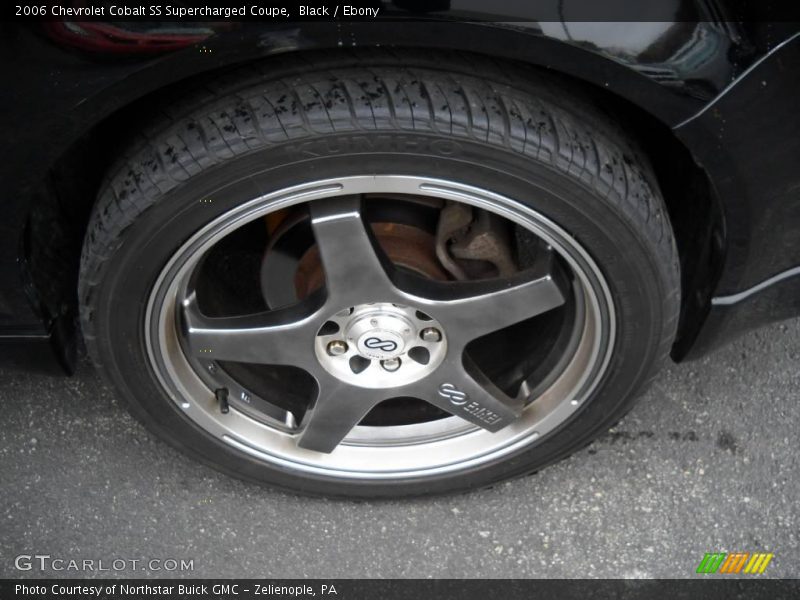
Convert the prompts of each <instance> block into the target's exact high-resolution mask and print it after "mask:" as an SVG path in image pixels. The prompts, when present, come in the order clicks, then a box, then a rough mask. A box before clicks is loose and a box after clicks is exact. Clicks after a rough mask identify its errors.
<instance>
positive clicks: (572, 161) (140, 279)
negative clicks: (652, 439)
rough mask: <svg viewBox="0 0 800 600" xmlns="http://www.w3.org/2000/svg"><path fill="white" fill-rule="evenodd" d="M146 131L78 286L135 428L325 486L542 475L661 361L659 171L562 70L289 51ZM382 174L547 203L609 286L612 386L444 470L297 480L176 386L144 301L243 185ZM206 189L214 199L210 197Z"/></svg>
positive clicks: (175, 108)
mask: <svg viewBox="0 0 800 600" xmlns="http://www.w3.org/2000/svg"><path fill="white" fill-rule="evenodd" d="M144 131H145V134H144V135H141V136H139V137H138V139H136V140H135V141H134V143H132V144H131V145H130V147H129V148H128V149H127V151H126V152H125V153H124V156H122V157H121V158H120V160H119V161H118V163H117V164H116V166H115V167H114V168H112V169H111V170H110V172H109V174H108V177H107V179H106V181H105V183H104V185H103V186H102V189H101V190H100V192H99V195H98V199H97V203H96V205H95V207H94V210H93V213H92V216H91V222H90V224H89V227H88V234H87V236H86V240H85V244H84V248H83V254H82V260H81V276H80V286H79V295H80V303H81V322H82V328H83V333H84V336H85V339H86V343H87V346H88V349H89V352H90V354H91V356H92V357H93V360H94V361H95V363H96V364H97V366H98V367H99V368H100V370H101V371H102V372H103V374H104V375H105V376H106V378H107V379H108V381H110V383H111V384H112V385H113V386H114V387H115V388H116V390H117V391H118V392H119V394H120V395H121V396H122V397H123V398H125V400H126V401H127V403H128V406H129V408H130V410H131V412H132V413H133V414H134V415H135V416H136V417H137V418H138V419H139V420H140V421H141V422H142V423H144V424H145V425H146V426H147V427H148V428H149V429H150V430H151V431H153V432H154V433H155V434H156V435H157V436H159V437H160V438H162V439H163V440H165V441H167V442H168V443H170V444H171V445H173V446H174V447H176V448H178V449H180V450H182V451H183V452H185V453H187V454H189V455H190V456H193V457H194V458H196V459H199V460H201V461H203V462H204V463H206V464H208V465H211V466H213V467H215V468H217V469H220V470H222V471H224V472H226V473H228V474H231V475H234V476H237V477H241V478H244V479H248V480H251V481H256V482H260V483H267V484H270V485H273V486H277V487H281V488H285V489H291V490H295V491H301V492H304V493H314V494H325V495H332V496H360V497H381V496H390V497H396V496H406V495H424V494H435V493H444V492H451V491H458V490H466V489H471V488H475V487H482V486H487V485H491V484H493V483H495V482H498V481H501V480H504V479H507V478H511V477H516V476H521V475H524V474H528V473H531V472H534V471H536V470H538V469H541V468H542V467H544V466H546V465H548V464H550V463H553V462H554V461H557V460H559V459H561V458H563V457H565V456H567V455H569V454H570V453H572V452H575V451H576V450H578V449H580V448H582V447H583V446H585V445H586V444H587V443H588V442H589V441H591V440H592V439H593V438H594V437H596V436H597V435H599V434H601V433H603V432H604V431H606V430H607V428H608V427H610V426H611V425H613V424H614V423H615V422H616V421H617V420H618V419H619V418H620V417H621V416H622V415H623V414H624V413H625V412H626V411H627V410H628V409H629V408H630V406H631V404H632V402H633V400H634V398H635V395H636V393H637V391H639V390H641V388H642V387H643V386H644V385H645V384H647V383H648V382H649V381H650V380H651V379H652V377H653V376H654V374H655V372H656V371H657V369H658V367H659V366H660V365H661V364H662V363H664V362H665V360H666V359H667V357H668V353H669V349H670V346H671V343H672V340H673V336H674V333H675V329H676V325H677V317H678V306H679V295H680V284H679V281H680V280H679V273H678V258H677V251H676V247H675V242H674V239H673V235H672V231H671V228H670V224H669V221H668V217H667V213H666V210H665V208H664V205H663V202H662V200H661V198H660V195H659V190H658V186H657V184H656V181H655V177H654V176H653V173H652V170H651V168H650V167H649V165H648V161H647V159H646V158H645V157H644V156H643V155H642V153H641V152H640V151H639V150H638V149H637V147H636V146H635V144H634V143H632V141H631V140H630V139H628V137H627V136H626V135H624V134H623V133H622V131H621V129H620V127H618V126H617V125H616V124H615V123H614V122H613V120H612V119H610V118H609V116H608V115H607V114H605V113H604V112H603V111H601V110H600V109H598V108H597V107H596V106H594V105H593V104H592V102H591V100H590V99H588V98H586V97H584V96H583V95H582V92H581V90H580V89H573V88H572V87H571V86H570V84H568V83H565V82H562V81H560V80H558V79H553V78H551V77H550V76H547V75H545V74H542V73H540V72H538V71H535V70H533V69H527V68H524V67H519V66H509V65H503V64H498V63H495V62H493V61H489V60H484V59H482V58H476V57H473V56H465V55H450V54H441V55H436V56H432V55H423V54H414V53H403V54H400V55H394V54H391V53H388V52H381V53H377V52H375V53H372V54H351V55H338V56H328V57H322V56H318V57H315V58H314V59H313V60H311V61H309V60H308V59H303V58H292V59H288V60H284V61H273V62H270V63H266V64H264V65H262V66H260V67H258V68H248V69H246V70H242V71H238V72H236V73H234V74H232V75H230V76H229V77H227V78H226V80H225V81H223V82H219V81H218V82H217V83H216V84H215V85H214V87H213V89H210V88H208V87H206V88H202V89H199V90H194V91H192V92H190V93H185V94H184V95H183V97H182V98H181V99H180V100H176V101H175V102H170V103H167V104H165V107H164V110H163V112H162V116H161V117H159V118H158V119H156V120H155V121H152V122H150V123H148V124H147V126H146V128H144ZM382 170H390V171H392V172H401V173H402V172H408V173H414V172H419V171H420V170H422V171H424V172H425V173H426V174H428V175H431V176H443V175H446V176H447V177H449V178H450V179H455V180H458V181H463V182H466V183H470V184H474V185H481V186H483V187H484V188H487V189H489V188H490V189H492V190H494V191H496V192H497V193H499V194H504V195H506V196H508V197H511V198H517V199H522V200H523V201H524V199H525V198H531V197H536V202H537V205H536V206H537V209H538V210H539V211H541V212H542V213H544V214H545V215H546V216H547V217H548V218H549V219H551V220H552V221H554V222H555V223H557V224H558V225H560V226H561V227H562V228H564V229H565V230H567V231H568V232H569V233H570V234H571V235H573V236H574V237H575V238H576V239H577V240H578V241H579V243H580V244H581V245H582V247H583V248H585V249H586V250H587V251H588V253H589V254H590V255H591V256H592V258H593V259H594V261H596V263H597V264H598V265H599V266H600V268H601V269H602V271H603V273H604V275H605V278H606V280H607V281H608V283H609V286H610V288H611V289H610V292H611V296H612V297H613V302H614V307H615V310H616V312H617V315H618V333H617V335H616V342H615V347H614V349H613V355H612V358H611V361H610V363H609V366H608V368H607V371H606V373H605V375H604V378H603V380H602V383H601V385H600V386H599V387H598V388H597V389H596V391H595V392H594V395H593V397H592V398H591V400H590V401H588V402H586V403H585V404H584V405H583V407H582V409H581V410H580V411H579V412H578V413H577V414H576V416H574V417H573V418H572V419H571V420H569V421H568V422H567V423H565V424H564V425H563V426H561V427H560V429H559V430H558V431H557V432H555V433H553V434H552V435H549V436H547V437H546V438H545V439H543V440H541V441H540V442H539V443H537V444H536V445H535V446H533V447H525V448H522V449H521V450H520V451H518V452H516V453H512V454H511V455H508V456H506V457H505V458H504V459H503V460H502V461H496V462H494V463H490V464H482V465H480V466H479V467H476V468H474V469H472V470H469V471H463V472H458V473H456V474H449V475H441V476H438V477H428V478H418V479H407V480H402V481H394V480H393V481H389V482H386V481H380V480H372V481H371V480H362V481H353V480H351V481H342V480H334V479H330V478H326V477H324V476H321V475H313V474H304V475H301V474H298V473H297V472H294V471H291V470H289V469H287V468H284V467H280V466H276V465H274V464H268V463H266V462H262V461H260V460H257V459H255V458H253V457H251V456H249V455H247V454H244V453H242V452H240V451H238V450H236V449H234V448H232V447H231V446H229V445H226V444H223V443H221V442H220V441H218V440H217V439H215V438H213V437H212V436H210V435H208V434H207V433H205V432H204V431H203V430H201V429H200V428H199V427H198V426H197V425H195V424H194V423H192V422H191V421H190V420H189V419H187V418H186V416H185V415H184V414H182V413H181V412H180V411H179V410H178V409H177V408H176V407H175V404H174V403H173V402H171V401H170V400H169V399H168V398H167V396H166V394H165V392H164V391H163V389H162V387H161V386H160V385H159V383H158V381H157V379H156V377H155V376H154V373H153V370H152V368H151V367H150V366H149V363H148V359H147V348H146V342H145V339H144V335H143V331H144V326H143V322H144V318H145V316H144V310H145V306H146V303H147V298H148V295H149V293H150V290H151V289H152V287H153V285H154V282H155V279H156V278H157V276H158V274H159V272H160V271H161V269H162V268H163V266H164V264H165V263H166V262H167V261H168V259H169V258H170V256H172V254H173V253H174V252H175V251H176V249H177V248H178V247H179V246H180V245H181V244H182V243H183V242H184V241H185V240H186V239H187V238H188V237H189V236H190V235H191V234H192V233H193V232H195V231H196V230H197V229H199V228H200V227H201V226H203V225H204V224H206V223H208V222H209V221H211V220H212V219H213V218H215V217H216V216H217V215H219V214H221V213H222V212H224V211H225V210H227V209H229V208H231V207H232V206H235V205H236V204H237V203H239V202H241V201H242V200H244V199H246V198H248V197H254V196H256V195H259V194H262V193H264V192H266V191H269V190H271V189H280V188H282V187H288V186H291V185H293V184H296V183H298V182H301V181H303V180H304V178H306V177H309V176H310V175H309V174H313V176H314V178H318V179H321V178H324V177H325V176H331V175H332V174H340V173H345V174H359V173H360V174H363V173H378V172H381V171H382ZM223 188H224V189H226V190H227V192H226V194H221V193H219V191H220V190H221V189H223ZM540 192H541V194H539V193H540ZM209 195H213V196H214V198H216V199H218V200H216V199H215V201H214V202H213V203H208V204H201V203H198V199H200V198H205V197H207V196H209Z"/></svg>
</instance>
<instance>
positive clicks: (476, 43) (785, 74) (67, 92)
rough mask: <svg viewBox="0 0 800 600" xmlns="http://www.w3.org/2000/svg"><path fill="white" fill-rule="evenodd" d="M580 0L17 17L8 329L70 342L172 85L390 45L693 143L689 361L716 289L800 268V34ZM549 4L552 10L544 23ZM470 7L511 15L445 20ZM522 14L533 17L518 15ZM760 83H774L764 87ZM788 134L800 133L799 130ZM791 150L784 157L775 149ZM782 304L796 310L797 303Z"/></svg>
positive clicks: (0, 325) (2, 230)
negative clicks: (195, 19) (795, 108)
mask: <svg viewBox="0 0 800 600" xmlns="http://www.w3.org/2000/svg"><path fill="white" fill-rule="evenodd" d="M434 4H436V5H440V6H439V7H440V8H441V7H442V6H443V3H434ZM582 4H583V5H584V6H585V4H586V3H585V2H584V3H581V2H555V1H554V2H552V3H546V4H544V5H537V13H536V14H535V15H534V14H533V12H532V9H531V3H527V2H514V1H513V0H499V1H495V2H493V3H492V4H491V11H492V12H491V14H487V13H486V10H487V9H486V6H487V5H486V3H482V2H478V1H477V0H458V1H456V0H454V1H453V2H451V3H449V4H448V6H449V9H448V10H440V11H438V12H435V13H427V14H421V13H419V10H420V7H421V6H422V5H421V4H420V3H418V2H411V1H406V2H400V1H398V2H394V3H385V7H386V11H385V13H384V14H385V15H386V18H387V19H388V20H379V21H374V22H330V21H315V22H305V23H276V22H269V23H253V22H247V23H231V22H226V23H221V24H220V23H217V24H213V23H188V24H187V23H184V24H183V25H182V27H181V28H179V29H180V31H178V32H177V33H176V31H175V30H176V28H175V26H174V25H170V26H169V27H168V28H167V27H166V26H165V27H162V28H159V26H158V25H153V24H150V25H149V26H144V25H142V24H141V23H123V24H120V23H115V24H109V23H100V24H90V25H91V27H88V28H87V31H84V32H83V33H81V34H79V35H76V33H75V32H76V30H75V27H64V26H63V24H59V23H53V22H50V23H47V24H45V25H43V24H26V25H8V24H6V25H5V26H4V31H3V33H4V35H3V36H2V38H0V47H1V48H2V50H3V52H2V59H0V77H2V80H3V81H4V82H7V83H9V85H7V86H6V87H5V90H4V92H3V93H2V94H0V128H1V129H0V130H2V131H3V132H4V134H5V139H4V143H5V148H6V151H5V152H4V160H3V161H2V163H0V177H1V178H2V181H3V183H4V186H3V190H4V196H5V197H4V198H3V208H4V211H3V218H2V219H0V336H20V335H28V336H30V335H38V336H43V337H47V336H50V335H51V334H52V333H53V332H54V331H58V332H59V338H60V339H62V340H69V339H71V335H70V328H71V327H72V325H73V323H74V317H75V299H74V296H75V294H74V282H75V275H76V272H77V271H76V269H77V257H78V254H79V247H80V241H81V236H82V233H83V227H84V225H85V221H86V218H87V214H88V210H89V208H90V205H91V201H92V199H93V196H94V191H95V189H96V187H97V185H98V184H99V178H100V177H101V176H102V172H103V171H104V169H105V168H106V167H107V165H108V163H109V161H110V160H112V159H113V156H114V155H115V153H117V152H118V151H119V150H120V148H121V147H122V146H123V143H124V141H125V139H127V138H126V137H125V136H124V135H117V132H120V134H123V133H124V134H125V135H127V129H126V125H128V122H129V121H130V119H131V118H133V117H141V116H145V115H147V114H148V111H149V110H156V107H158V106H159V103H160V102H161V100H162V99H163V98H164V97H165V95H167V94H174V93H177V94H178V95H179V94H180V90H181V89H182V88H183V87H184V85H185V83H186V82H187V81H191V80H208V81H210V82H213V80H214V79H215V78H217V77H222V76H224V73H225V72H226V71H227V70H229V69H230V68H232V67H234V66H237V65H240V64H244V63H249V62H253V61H259V60H268V59H269V58H270V57H272V56H275V55H278V54H286V53H307V52H312V51H330V52H346V51H348V50H351V49H353V48H355V49H364V48H367V49H368V48H373V47H376V46H381V47H387V46H390V47H398V48H402V47H411V48H431V49H454V50H460V51H468V52H475V53H480V54H486V55H490V56H495V57H497V58H498V59H501V60H518V61H523V62H527V63H530V64H533V65H537V66H540V67H542V68H547V69H551V70H553V71H557V72H559V73H562V74H564V75H565V76H568V77H569V78H572V79H574V80H576V81H578V82H581V84H583V85H584V86H585V87H586V89H587V91H588V92H590V93H592V94H596V96H597V98H598V99H602V100H603V101H608V102H611V103H614V104H615V106H616V107H617V108H622V109H623V110H624V109H625V108H627V107H630V109H631V111H636V112H637V114H638V113H640V114H639V115H638V116H637V118H636V122H637V124H643V125H645V126H647V124H648V123H652V127H654V128H655V127H660V128H663V129H664V130H667V129H668V128H674V133H675V135H676V136H677V138H678V139H680V142H681V143H682V144H683V145H684V147H685V150H683V151H684V152H686V154H687V156H693V157H694V159H695V161H696V162H697V163H699V164H700V166H701V167H702V169H704V170H705V172H706V174H707V175H708V180H709V181H710V187H711V193H712V197H711V198H710V199H709V198H708V197H703V196H702V195H703V193H706V194H707V193H708V192H707V191H706V192H702V191H697V195H696V196H695V195H692V194H687V196H686V197H687V198H688V199H689V200H687V202H688V201H691V202H695V201H696V202H697V203H698V205H700V204H702V206H703V210H702V211H698V212H693V211H692V210H685V209H683V208H680V207H679V208H678V209H676V211H675V212H674V213H673V218H676V216H677V218H681V219H685V218H686V216H685V215H694V214H696V215H697V223H699V225H697V227H695V229H696V230H693V231H692V233H691V235H690V236H689V237H691V241H692V243H691V244H689V243H686V244H685V246H686V247H685V248H683V249H682V250H683V252H682V254H683V257H682V260H683V262H684V267H685V273H686V275H685V277H684V288H685V289H684V292H685V293H684V297H685V305H684V312H683V315H682V322H681V333H680V335H679V339H678V343H677V345H676V356H677V357H680V356H683V355H684V354H685V353H686V352H687V351H688V350H689V349H690V348H691V347H692V345H693V342H694V340H695V338H696V337H697V335H698V334H699V332H700V330H701V328H702V326H703V323H704V322H705V321H706V317H707V315H708V313H709V311H711V314H712V315H716V311H717V309H713V310H712V309H711V298H712V296H714V295H720V294H727V293H733V292H738V291H741V290H743V289H745V288H746V287H748V286H750V285H752V284H753V283H754V282H755V283H757V282H758V281H759V280H762V279H766V278H767V277H769V276H771V275H774V274H775V269H780V268H783V267H786V268H789V267H790V266H794V265H797V264H800V239H798V237H800V236H798V235H797V231H798V227H799V226H800V210H798V209H797V204H798V202H797V200H796V198H797V189H796V187H795V186H796V185H797V179H796V173H792V168H791V167H792V164H793V163H792V154H791V152H792V151H794V157H795V160H794V164H795V165H796V163H797V160H796V157H797V156H798V153H797V149H798V148H797V143H798V138H799V137H800V136H797V135H796V131H797V126H798V120H797V117H796V116H795V115H794V113H793V112H792V111H791V108H792V102H793V99H794V98H796V97H797V92H798V91H799V90H798V80H797V73H798V72H800V70H799V69H798V68H797V67H798V65H797V58H798V54H799V52H798V44H797V42H796V41H795V42H791V43H787V44H785V45H784V46H782V47H781V48H780V49H779V50H777V51H776V50H774V49H775V48H776V47H777V46H779V45H780V44H781V43H783V42H785V41H786V40H787V39H788V38H789V37H790V36H791V35H792V34H793V33H794V32H795V31H796V29H797V28H796V26H793V25H792V24H788V23H771V24H761V23H747V22H745V23H731V22H725V21H724V16H725V14H726V13H725V12H724V3H721V2H713V3H712V2H709V1H707V0H670V1H669V2H664V3H662V4H661V5H660V6H661V8H662V10H664V11H665V12H664V20H663V21H660V22H625V23H616V24H615V23H600V22H597V23H591V22H588V23H587V22H583V23H575V22H572V23H570V22H562V21H561V20H559V19H566V20H569V18H570V15H571V14H573V13H574V14H575V15H576V16H577V17H579V18H577V19H576V20H580V14H579V13H577V12H575V11H573V10H572V7H579V8H580V6H581V5H582ZM619 4H620V5H621V6H628V7H635V6H636V5H637V3H631V2H629V1H622V0H621V1H620V3H619ZM427 6H431V4H430V3H428V4H427ZM709 7H713V10H712V9H711V8H709ZM409 10H411V11H412V12H413V13H414V14H415V15H416V16H418V17H420V18H425V19H429V20H428V21H425V22H415V23H409V22H398V21H397V20H392V19H393V15H394V16H395V17H396V16H402V17H405V18H407V17H408V16H409ZM548 11H549V12H548ZM550 13H552V15H553V18H552V19H551V20H543V21H539V22H536V21H537V20H536V18H535V17H536V16H540V15H541V14H546V15H547V14H550ZM464 15H471V16H473V17H475V16H476V15H477V16H478V17H480V18H494V19H495V20H497V21H506V23H504V24H499V23H478V22H473V23H466V22H454V21H451V20H449V19H455V18H458V17H463V16H464ZM521 18H522V19H526V21H529V22H525V23H523V22H514V21H515V20H517V21H518V20H519V19H521ZM770 52H773V54H771V55H769V57H768V58H767V59H764V57H765V56H767V55H768V54H769V53H770ZM787 65H788V67H787ZM748 69H752V70H751V71H749V72H747V70H748ZM743 74H744V75H743ZM761 80H767V81H768V86H766V89H762V88H761V87H759V83H758V82H759V81H761ZM729 86H732V87H730V89H728V87H729ZM726 90H727V91H726ZM723 92H725V93H724V94H723ZM721 94H722V95H721ZM709 105H710V106H711V107H712V108H711V109H707V110H704V109H706V108H707V107H708V106H709ZM756 113H757V114H756ZM719 115H722V116H721V117H720V116H719ZM792 127H793V128H794V129H793V130H792V129H791V128H792ZM792 131H794V132H795V135H794V139H791V140H790V139H787V138H788V137H789V136H788V135H787V133H790V132H792ZM639 133H640V134H641V136H642V137H647V132H646V131H641V132H639ZM676 144H677V143H676ZM792 144H793V145H792ZM781 146H783V147H784V148H786V150H785V153H784V155H783V156H781V152H780V151H776V150H774V149H775V148H777V147H781ZM764 148H767V149H769V150H768V152H764V153H762V155H760V156H761V158H763V160H761V162H759V163H758V168H756V169H754V168H751V165H752V158H753V154H754V153H755V152H758V150H757V149H762V150H763V149H764ZM697 187H698V189H699V188H701V187H703V185H701V184H698V186H697ZM793 198H794V199H795V200H794V201H793ZM690 208H691V207H690ZM690 220H691V219H690ZM681 227H684V226H683V225H681ZM766 297H767V296H765V298H766ZM774 301H775V300H772V301H770V302H774ZM725 310H727V311H730V310H731V308H727V309H725ZM786 312H789V313H791V314H797V312H800V306H794V305H792V306H788V307H787V308H786ZM764 314H773V313H770V312H769V311H767V313H764ZM717 321H718V319H716V317H715V318H713V319H709V320H708V323H716V322H717ZM728 322H733V321H728ZM735 324H736V327H739V324H738V322H735ZM756 324H757V323H756ZM715 327H717V329H714V328H713V327H712V326H711V325H709V326H708V328H707V329H706V330H705V331H703V334H702V336H701V340H703V343H702V344H701V345H699V346H697V347H698V348H701V349H705V348H710V347H712V346H713V340H714V339H715V337H717V338H720V339H722V338H721V336H722V335H723V333H724V332H722V331H721V330H719V327H721V326H719V325H717V326H715ZM70 345H71V344H70V343H69V342H68V341H67V342H63V341H62V342H60V343H58V344H56V347H57V348H58V349H59V351H60V352H61V355H62V356H61V358H62V360H63V361H67V362H68V361H69V356H70V352H71V350H72V348H71V347H70Z"/></svg>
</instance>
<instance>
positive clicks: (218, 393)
mask: <svg viewBox="0 0 800 600" xmlns="http://www.w3.org/2000/svg"><path fill="white" fill-rule="evenodd" d="M214 396H215V397H216V398H217V402H219V412H221V413H222V414H223V415H226V414H228V412H229V411H230V409H231V408H230V406H229V405H228V388H217V389H216V390H214Z"/></svg>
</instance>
